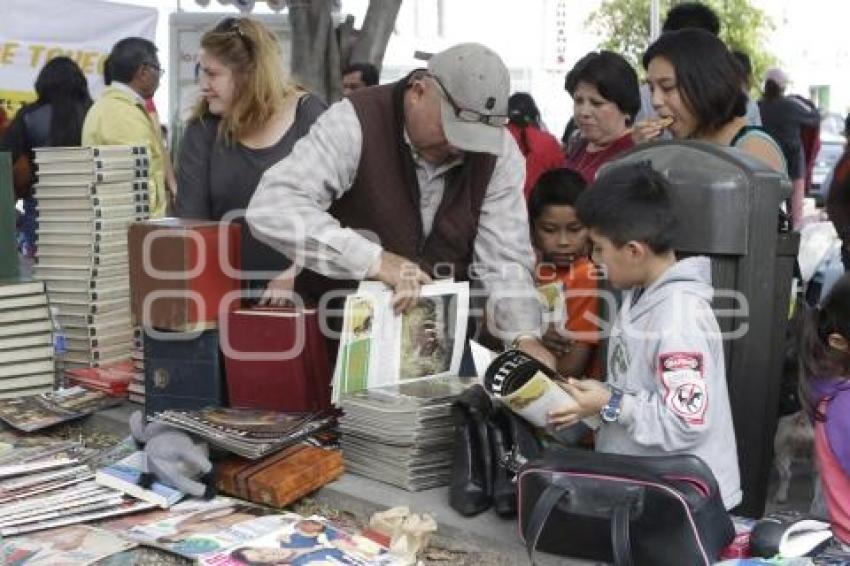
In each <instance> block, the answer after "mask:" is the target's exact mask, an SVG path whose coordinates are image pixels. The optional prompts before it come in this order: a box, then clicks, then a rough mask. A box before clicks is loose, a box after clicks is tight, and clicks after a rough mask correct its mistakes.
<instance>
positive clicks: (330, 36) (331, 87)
mask: <svg viewBox="0 0 850 566" xmlns="http://www.w3.org/2000/svg"><path fill="white" fill-rule="evenodd" d="M288 5H289V21H290V25H291V29H292V67H291V72H292V76H293V78H295V80H296V81H298V83H299V84H301V86H303V87H304V88H306V89H308V90H310V91H311V92H313V93H315V94H316V95H318V96H319V97H321V98H322V99H324V100H325V101H326V102H328V103H332V102H335V101H337V100H339V98H340V96H341V93H342V69H343V68H344V67H345V66H346V65H348V63H349V62H357V63H372V64H373V65H375V66H376V67H377V68H378V70H380V68H381V63H382V62H383V59H384V53H385V52H386V49H387V43H388V42H389V39H390V35H392V32H393V28H394V26H395V20H396V17H397V16H398V11H399V9H400V8H401V0H370V2H369V8H368V9H367V11H366V18H365V19H364V21H363V27H362V28H361V29H360V30H355V29H354V22H353V19H352V18H351V17H348V18H346V20H345V21H344V22H343V23H342V24H340V25H339V26H338V28H337V29H336V30H335V29H334V28H333V25H334V23H333V16H332V14H333V8H334V7H335V6H337V7H338V6H339V4H338V2H337V0H289V2H288Z"/></svg>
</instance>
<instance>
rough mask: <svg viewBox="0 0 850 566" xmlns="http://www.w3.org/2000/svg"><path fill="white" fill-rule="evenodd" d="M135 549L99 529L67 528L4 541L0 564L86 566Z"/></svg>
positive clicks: (87, 527) (126, 542) (88, 527)
mask: <svg viewBox="0 0 850 566" xmlns="http://www.w3.org/2000/svg"><path fill="white" fill-rule="evenodd" d="M135 546H136V543H133V542H129V541H126V540H123V539H121V538H119V537H116V536H115V535H114V534H112V533H110V532H109V531H105V530H103V529H98V528H95V527H90V526H87V525H71V526H67V527H62V528H58V529H52V530H49V531H43V532H39V533H33V534H30V535H26V536H20V537H15V538H12V539H8V540H4V541H3V544H2V545H0V562H2V564H6V565H10V566H11V565H15V566H86V565H88V564H94V563H95V562H97V561H99V560H102V559H104V558H106V557H108V556H111V555H113V554H116V553H118V552H123V551H125V550H129V549H131V548H133V547H135Z"/></svg>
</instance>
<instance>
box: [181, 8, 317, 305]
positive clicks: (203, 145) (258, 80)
mask: <svg viewBox="0 0 850 566" xmlns="http://www.w3.org/2000/svg"><path fill="white" fill-rule="evenodd" d="M199 63H200V66H199V72H200V77H199V78H200V95H201V99H200V100H199V102H198V105H197V108H196V109H195V112H194V114H193V116H192V119H191V120H190V122H189V124H188V126H187V128H186V133H185V134H184V136H183V142H182V144H181V146H180V155H179V159H178V164H177V181H178V186H179V187H180V191H179V193H178V196H177V215H178V216H181V217H184V218H203V219H210V220H220V219H222V218H223V217H225V216H226V215H228V213H231V214H232V213H234V211H235V212H237V213H238V217H239V220H240V221H242V216H243V211H244V209H245V208H246V207H247V206H248V202H249V201H250V200H251V197H252V196H253V195H254V191H255V190H256V188H257V184H258V183H259V181H260V178H261V177H262V176H263V173H264V172H265V171H266V169H268V168H269V167H271V166H272V165H274V164H275V163H277V162H278V161H280V160H281V159H283V158H284V157H286V156H287V155H289V152H290V151H291V150H292V147H293V145H295V142H296V141H297V140H298V139H299V138H301V137H302V136H303V135H304V134H306V133H307V131H308V130H309V129H310V126H311V125H312V124H313V122H315V120H316V118H317V117H318V116H319V114H321V113H322V112H323V111H324V109H325V105H324V103H323V102H322V101H321V100H319V99H318V98H316V97H315V96H312V95H310V94H308V93H306V92H304V91H303V90H302V89H300V88H299V87H298V86H296V85H295V84H294V83H293V82H292V81H291V80H290V78H289V77H288V76H287V75H286V73H285V72H284V70H283V61H282V59H281V54H280V47H279V45H278V42H277V38H276V37H275V36H274V34H273V33H272V32H271V31H270V30H269V29H268V28H267V27H266V26H264V25H263V24H262V23H260V22H258V21H256V20H252V19H250V18H227V19H225V20H223V21H222V22H221V23H219V24H218V25H217V26H216V27H215V28H214V29H212V30H210V31H208V32H206V33H205V34H204V36H203V37H202V38H201V52H200V62H199ZM289 266H290V261H289V259H287V258H286V257H285V256H283V255H282V254H280V253H279V252H277V251H276V250H274V249H272V248H271V247H269V246H267V245H265V244H263V243H262V242H260V241H258V240H257V239H255V238H254V237H253V235H251V232H250V230H248V228H247V225H245V224H244V222H243V230H242V269H243V270H247V271H252V272H255V273H248V274H246V277H247V280H246V281H245V285H246V287H248V288H250V289H252V290H256V291H257V292H260V290H262V291H261V294H260V295H259V302H260V303H261V304H270V305H276V304H283V303H284V302H285V296H284V294H283V293H284V292H285V291H286V289H288V288H289V287H291V280H290V279H289V278H288V277H287V275H286V274H285V271H284V270H285V269H286V268H287V267H289ZM258 272H264V273H262V274H260V273H258Z"/></svg>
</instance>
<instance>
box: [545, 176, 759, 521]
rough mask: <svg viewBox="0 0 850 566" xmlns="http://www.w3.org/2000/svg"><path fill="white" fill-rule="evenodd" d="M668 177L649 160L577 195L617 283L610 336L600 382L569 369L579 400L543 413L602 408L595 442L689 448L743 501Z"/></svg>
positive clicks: (701, 275)
mask: <svg viewBox="0 0 850 566" xmlns="http://www.w3.org/2000/svg"><path fill="white" fill-rule="evenodd" d="M668 192H669V184H668V182H667V180H666V179H664V177H663V176H662V175H661V174H659V173H657V172H656V171H654V170H652V168H651V167H650V166H649V165H648V164H635V165H627V166H621V167H617V168H615V169H613V170H609V171H608V172H603V173H602V175H600V177H599V178H597V180H596V182H595V183H594V185H593V186H592V187H590V188H589V189H588V190H587V191H585V192H584V193H583V195H582V197H581V198H580V199H579V201H578V203H577V212H578V217H579V220H580V221H581V222H582V224H584V225H585V226H587V227H588V228H590V239H591V241H592V245H593V261H594V262H595V263H597V264H598V265H600V266H601V267H602V268H603V269H604V270H605V271H606V272H607V275H608V281H609V282H610V283H611V285H612V286H613V287H615V288H617V289H623V290H625V293H624V294H623V303H622V307H621V308H620V312H619V313H618V314H617V317H616V319H615V320H614V324H613V326H612V328H611V332H610V336H609V343H608V374H607V379H606V383H605V384H602V383H599V382H597V381H594V380H577V379H574V378H572V377H570V378H569V379H568V380H567V381H566V382H565V383H564V384H563V387H564V389H565V390H567V392H569V393H570V394H571V395H572V396H573V398H574V399H575V401H576V403H577V406H575V407H572V408H569V409H567V408H565V409H563V410H556V411H553V412H551V413H550V415H549V422H550V424H552V425H555V426H556V427H559V428H560V427H566V426H571V425H572V424H574V423H576V422H578V420H579V419H582V418H585V417H588V416H591V415H601V417H602V425H601V427H600V429H599V431H598V434H597V437H596V449H597V450H598V451H600V452H614V453H618V454H631V455H641V456H651V455H668V454H694V455H696V456H698V457H699V458H701V459H702V460H703V461H704V462H705V463H706V464H707V465H708V466H709V468H711V471H712V472H713V473H714V476H715V477H716V478H717V482H718V484H719V485H720V492H721V495H722V496H723V502H724V504H725V506H726V508H727V509H731V508H732V507H734V506H735V505H737V504H738V503H740V502H741V497H742V493H741V482H740V475H739V471H738V452H737V449H736V447H735V431H734V428H733V425H732V413H731V410H730V407H729V393H728V391H727V388H726V370H725V364H724V360H723V344H722V341H721V334H720V328H719V326H718V324H717V320H716V318H715V317H714V313H713V312H712V310H711V299H712V296H713V289H712V286H711V265H710V261H709V259H708V258H706V257H691V258H687V259H683V260H681V261H676V256H675V251H674V250H673V248H672V239H673V232H674V229H675V226H676V219H675V217H674V215H673V212H672V207H671V204H670V198H669V195H668Z"/></svg>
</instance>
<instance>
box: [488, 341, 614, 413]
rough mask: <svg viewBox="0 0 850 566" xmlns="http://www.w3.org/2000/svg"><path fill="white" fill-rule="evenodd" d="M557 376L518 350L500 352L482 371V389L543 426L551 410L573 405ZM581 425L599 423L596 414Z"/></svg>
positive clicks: (573, 401) (570, 397)
mask: <svg viewBox="0 0 850 566" xmlns="http://www.w3.org/2000/svg"><path fill="white" fill-rule="evenodd" d="M558 379H560V378H559V377H558V375H557V374H556V373H555V372H553V371H552V370H550V369H549V368H548V367H546V366H545V365H544V364H543V363H541V362H539V361H537V360H536V359H535V358H533V357H531V356H529V355H528V354H526V353H525V352H522V351H520V350H508V351H507V352H504V353H502V354H500V355H499V356H498V357H497V358H496V359H495V360H493V362H492V363H491V364H490V367H488V368H487V371H486V373H485V374H484V389H485V390H486V391H487V392H488V393H489V394H490V395H491V396H493V397H494V398H495V399H496V400H497V401H499V402H500V403H502V404H503V405H505V406H506V407H508V408H509V409H511V410H512V411H513V412H515V413H516V414H518V415H519V416H521V417H522V418H524V419H525V420H527V421H528V422H530V423H531V424H533V425H534V426H539V427H545V426H546V423H547V415H548V414H549V412H550V411H553V410H556V409H564V408H567V407H574V406H575V405H576V402H575V400H574V399H573V398H572V396H571V395H570V394H569V393H567V392H566V391H564V389H563V388H562V387H561V386H560V385H558V384H557V383H556V380H558ZM583 422H584V424H586V425H587V426H589V427H591V428H597V427H598V426H599V417H587V418H585V419H583Z"/></svg>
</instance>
